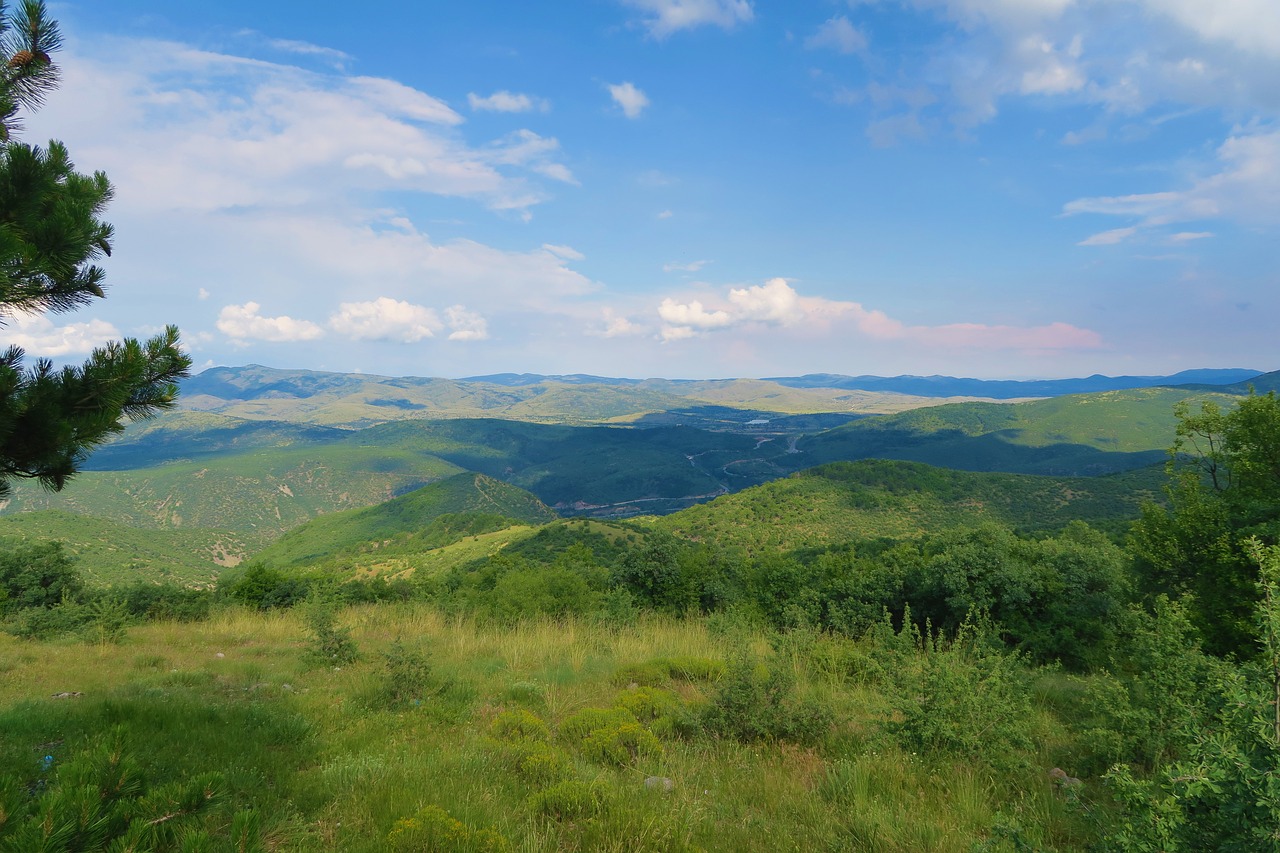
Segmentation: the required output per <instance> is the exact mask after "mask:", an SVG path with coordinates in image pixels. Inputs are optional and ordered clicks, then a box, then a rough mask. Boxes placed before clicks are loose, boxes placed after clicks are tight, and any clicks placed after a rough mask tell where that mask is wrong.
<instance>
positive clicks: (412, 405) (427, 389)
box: [179, 364, 937, 431]
mask: <svg viewBox="0 0 1280 853" xmlns="http://www.w3.org/2000/svg"><path fill="white" fill-rule="evenodd" d="M936 402H937V400H936V399H934V398H925V397H911V396H906V395H903V394H897V393H883V392H874V391H858V390H847V389H839V388H792V387H787V386H785V385H780V384H778V383H776V382H767V381H764V380H760V379H717V380H682V379H677V380H672V379H643V380H640V379H614V378H608V377H599V376H587V375H583V374H575V375H572V376H557V377H545V376H537V375H533V374H513V373H509V374H498V375H495V376H489V377H473V378H471V379H430V378H423V377H414V376H406V377H387V376H374V375H369V374H358V373H351V374H347V373H323V372H318V371H307V370H277V369H274V368H270V367H263V366H261V365H254V364H251V365H248V366H245V367H215V368H211V369H209V370H206V371H204V372H203V373H201V374H199V375H198V376H193V377H191V378H190V379H188V380H186V381H185V382H184V383H183V384H182V396H181V399H180V401H179V406H180V407H181V409H183V410H185V411H188V412H206V413H211V414H219V415H224V416H227V417H234V418H241V419H247V420H268V421H282V422H289V423H295V424H315V425H323V426H331V427H341V428H344V429H351V428H360V427H366V426H370V425H372V424H378V423H385V422H387V421H395V420H412V419H424V418H426V419H442V418H478V417H495V418H504V419H507V420H521V421H529V422H535V423H556V424H636V425H640V426H648V425H649V423H648V422H645V423H637V422H638V421H641V420H643V419H644V418H646V417H647V416H650V415H655V414H663V413H669V412H680V411H685V410H689V409H690V408H691V407H692V408H695V409H696V408H701V407H706V406H718V407H720V408H721V409H737V410H740V411H742V412H743V413H744V414H746V415H747V416H746V417H743V418H728V419H725V418H721V419H719V420H720V422H719V423H714V424H713V423H711V422H709V421H706V420H705V419H703V420H701V421H700V422H701V423H702V424H703V425H706V426H709V427H711V428H714V429H724V430H731V431H742V430H741V429H739V425H741V424H745V423H747V422H749V421H752V420H760V419H764V420H774V419H776V417H777V416H778V415H813V414H821V413H842V414H848V415H852V414H884V413H887V412H900V411H903V410H906V409H910V408H913V407H916V406H923V405H934V404H936ZM667 422H669V421H667ZM679 422H683V421H679ZM776 426H777V425H776V424H775V428H776ZM747 431H752V430H747ZM775 431H776V429H775Z"/></svg>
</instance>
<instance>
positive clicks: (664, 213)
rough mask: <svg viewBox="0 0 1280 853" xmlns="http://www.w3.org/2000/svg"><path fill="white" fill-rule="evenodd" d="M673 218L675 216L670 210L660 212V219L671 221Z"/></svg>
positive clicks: (658, 216)
mask: <svg viewBox="0 0 1280 853" xmlns="http://www.w3.org/2000/svg"><path fill="white" fill-rule="evenodd" d="M673 216H675V214H674V213H672V212H671V211H669V210H659V211H658V214H657V218H658V219H670V218H671V217H673Z"/></svg>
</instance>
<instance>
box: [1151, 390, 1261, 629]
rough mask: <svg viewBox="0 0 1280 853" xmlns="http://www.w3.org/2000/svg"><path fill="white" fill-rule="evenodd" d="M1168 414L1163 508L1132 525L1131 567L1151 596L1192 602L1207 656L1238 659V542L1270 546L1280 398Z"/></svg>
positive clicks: (1248, 569)
mask: <svg viewBox="0 0 1280 853" xmlns="http://www.w3.org/2000/svg"><path fill="white" fill-rule="evenodd" d="M1177 416H1178V427H1177V437H1176V439H1175V441H1174V445H1173V447H1172V448H1170V460H1169V468H1170V473H1171V474H1172V475H1173V476H1172V484H1171V486H1170V487H1169V503H1170V509H1169V510H1168V511H1166V510H1163V509H1160V508H1158V507H1148V508H1147V509H1146V510H1145V511H1144V513H1143V517H1142V519H1141V521H1140V522H1139V523H1138V524H1137V525H1136V526H1135V528H1134V534H1133V537H1134V538H1133V544H1134V552H1135V556H1136V557H1137V560H1138V567H1139V569H1140V570H1141V571H1142V572H1143V574H1144V576H1145V578H1146V580H1147V582H1148V584H1149V585H1150V587H1151V588H1152V589H1153V590H1156V591H1169V592H1174V593H1187V594H1190V595H1192V596H1193V598H1194V606H1193V610H1192V613H1193V615H1194V616H1195V617H1196V621H1197V627H1199V628H1200V630H1201V631H1202V632H1203V634H1204V636H1205V640H1206V642H1207V643H1208V645H1209V647H1210V648H1211V649H1213V650H1214V651H1217V652H1219V653H1230V652H1247V651H1248V650H1249V649H1250V647H1251V646H1252V635H1253V630H1252V624H1251V623H1252V620H1253V613H1254V610H1255V606H1256V604H1257V581H1258V574H1257V566H1258V563H1257V560H1256V559H1254V558H1253V557H1251V556H1250V554H1249V552H1248V549H1247V547H1246V545H1245V543H1246V542H1247V541H1248V540H1249V539H1250V537H1257V538H1258V540H1259V541H1261V542H1263V543H1264V544H1270V545H1274V544H1276V543H1277V542H1280V398H1277V397H1276V395H1275V392H1274V391H1272V392H1270V393H1268V394H1265V395H1260V394H1250V395H1249V396H1248V397H1246V398H1244V399H1242V400H1241V401H1240V403H1239V404H1238V405H1237V406H1236V407H1235V408H1233V409H1230V410H1228V411H1224V410H1223V409H1222V407H1220V406H1219V405H1217V404H1216V403H1214V402H1212V401H1206V402H1204V403H1202V404H1201V405H1200V408H1199V411H1194V410H1193V409H1192V408H1191V407H1190V406H1189V405H1186V404H1183V405H1181V406H1179V407H1178V409H1177Z"/></svg>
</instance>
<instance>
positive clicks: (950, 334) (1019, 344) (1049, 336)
mask: <svg viewBox="0 0 1280 853" xmlns="http://www.w3.org/2000/svg"><path fill="white" fill-rule="evenodd" d="M719 302H720V304H718V305H716V304H711V305H707V304H704V303H703V302H702V301H701V300H700V299H694V300H691V301H689V302H678V301H677V300H675V299H673V298H671V297H668V298H666V299H664V300H663V301H662V303H661V304H660V305H659V306H658V311H657V313H658V317H659V319H660V320H661V321H662V323H663V326H662V328H661V331H660V333H659V336H660V338H661V339H662V340H663V341H664V342H671V341H679V340H685V339H688V338H692V337H695V336H698V335H701V334H705V333H709V332H717V331H722V330H726V329H731V328H737V327H744V328H746V327H750V326H752V325H756V326H760V327H768V326H774V327H783V328H787V327H789V328H792V329H797V328H802V329H803V330H804V334H806V335H809V336H812V335H820V334H831V333H839V332H841V331H842V330H843V331H852V332H856V333H858V334H861V335H863V336H866V337H868V338H872V339H874V340H881V341H892V340H897V341H906V342H910V343H914V344H919V345H922V346H930V347H942V348H949V349H985V350H1022V351H1037V352H1040V351H1053V350H1064V349H1092V348H1096V347H1099V346H1101V345H1102V338H1101V336H1099V335H1098V334H1097V333H1096V332H1093V331H1091V330H1089V329H1082V328H1079V327H1077V326H1073V325H1071V324H1069V323H1061V322H1057V323H1049V324H1047V325H1041V326H1030V327H1023V326H1008V325H986V324H982V323H949V324H944V325H939V326H911V325H908V324H906V323H903V322H902V321H900V320H896V319H894V318H892V317H890V316H888V315H887V314H885V313H884V312H883V311H880V310H877V309H868V308H865V307H864V306H862V305H861V304H860V303H857V302H844V301H839V300H831V299H825V298H822V297H814V296H802V295H800V294H799V293H798V292H797V291H796V290H795V288H793V287H792V286H791V285H790V284H789V283H788V282H787V280H786V279H782V278H774V279H770V280H769V281H767V282H765V283H764V284H762V285H755V286H750V287H742V288H731V289H730V290H729V291H728V293H727V294H726V295H725V297H724V298H723V299H722V300H719Z"/></svg>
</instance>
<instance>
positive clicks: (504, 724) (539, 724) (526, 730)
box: [489, 710, 551, 742]
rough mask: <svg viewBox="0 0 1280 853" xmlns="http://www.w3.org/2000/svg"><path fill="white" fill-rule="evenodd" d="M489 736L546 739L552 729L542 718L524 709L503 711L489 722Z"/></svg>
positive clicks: (549, 736) (517, 739) (509, 738)
mask: <svg viewBox="0 0 1280 853" xmlns="http://www.w3.org/2000/svg"><path fill="white" fill-rule="evenodd" d="M489 736H490V737H492V738H496V739H497V740H501V741H508V742H515V741H546V740H550V738H551V730H550V729H549V728H548V727H547V724H546V723H544V722H543V721H542V719H541V718H540V717H538V716H536V715H534V714H531V713H529V712H528V711H524V710H516V711H503V712H502V713H501V714H499V715H498V716H496V717H494V718H493V722H492V723H490V724H489Z"/></svg>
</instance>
